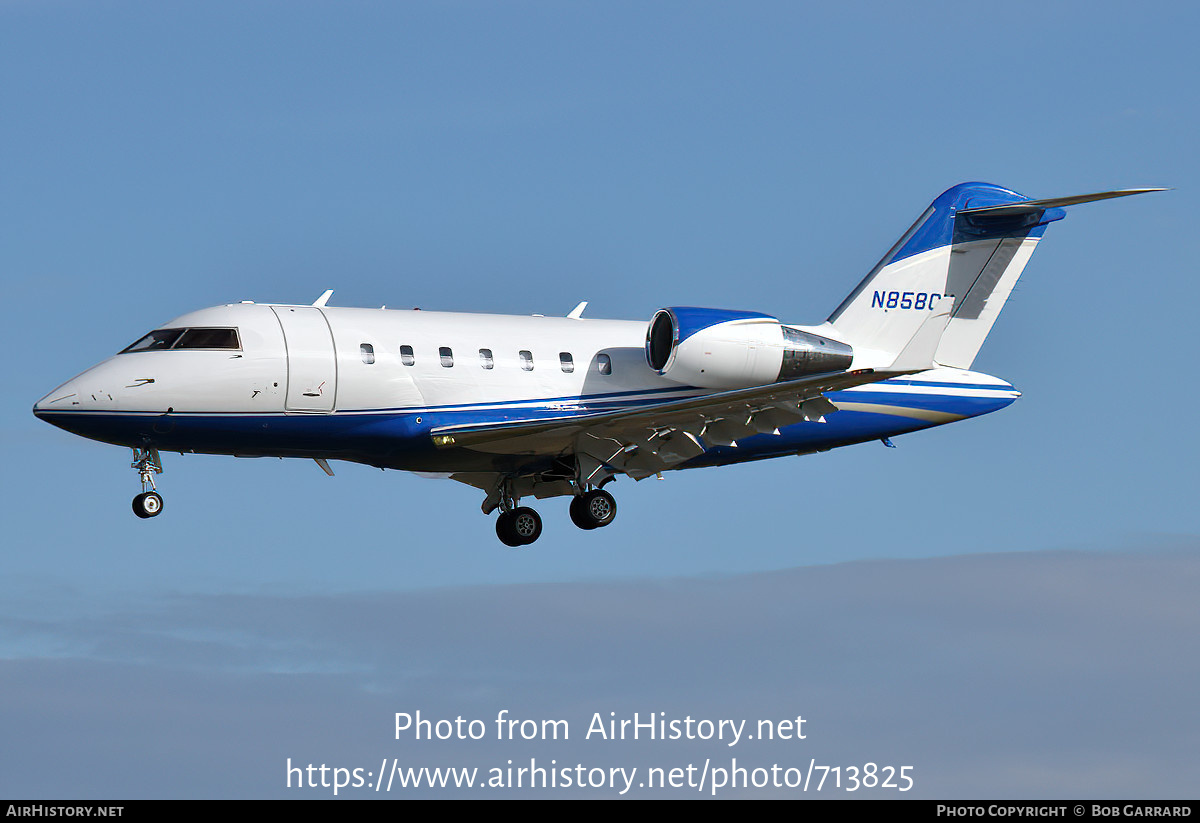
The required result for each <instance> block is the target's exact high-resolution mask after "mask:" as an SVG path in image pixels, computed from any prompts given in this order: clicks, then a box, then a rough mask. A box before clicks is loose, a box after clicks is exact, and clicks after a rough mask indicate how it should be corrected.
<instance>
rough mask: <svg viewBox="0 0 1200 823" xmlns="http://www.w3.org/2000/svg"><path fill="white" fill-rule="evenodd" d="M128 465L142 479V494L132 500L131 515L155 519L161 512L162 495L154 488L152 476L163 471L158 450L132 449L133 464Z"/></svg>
mask: <svg viewBox="0 0 1200 823" xmlns="http://www.w3.org/2000/svg"><path fill="white" fill-rule="evenodd" d="M129 465H130V468H134V469H137V470H138V474H140V475H141V478H142V493H141V494H139V495H138V496H137V497H135V498H133V513H134V514H136V515H137V516H138V517H141V518H143V519H145V518H147V517H155V516H156V515H158V513H159V512H161V511H162V510H163V499H162V495H161V494H159V493H158V492H157V491H156V490H155V488H154V475H156V474H162V470H163V467H162V460H161V459H160V458H159V456H158V449H134V450H133V462H132V463H130V464H129ZM147 487H148V488H147Z"/></svg>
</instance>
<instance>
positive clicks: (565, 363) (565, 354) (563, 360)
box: [558, 351, 575, 374]
mask: <svg viewBox="0 0 1200 823" xmlns="http://www.w3.org/2000/svg"><path fill="white" fill-rule="evenodd" d="M558 365H560V366H562V370H563V371H564V372H566V373H567V374H570V373H571V372H573V371H575V359H574V358H573V357H571V353H570V352H569V351H560V352H559V353H558Z"/></svg>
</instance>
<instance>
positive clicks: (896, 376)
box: [33, 183, 1161, 546]
mask: <svg viewBox="0 0 1200 823" xmlns="http://www.w3.org/2000/svg"><path fill="white" fill-rule="evenodd" d="M1148 191H1161V189H1127V190H1122V191H1107V192H1100V193H1097V194H1089V195H1079V196H1075V197H1062V198H1054V199H1048V200H1033V199H1030V198H1027V197H1025V196H1023V195H1020V194H1017V193H1016V192H1013V191H1009V190H1007V189H1003V188H1000V187H998V186H993V185H989V184H985V183H963V184H960V185H957V186H954V187H953V188H951V189H949V190H948V191H946V192H945V193H943V194H942V195H941V196H940V197H938V198H937V199H936V200H935V201H934V202H933V203H932V204H931V205H930V206H929V208H927V209H926V210H925V211H924V213H922V214H921V216H920V217H919V218H918V219H917V221H916V222H915V223H914V224H913V225H912V228H910V229H909V230H908V231H907V232H906V233H905V234H904V235H903V236H902V237H901V238H900V240H899V241H898V242H897V243H896V245H895V246H893V247H892V249H891V250H890V251H889V252H888V253H887V254H886V255H885V256H884V258H883V259H882V260H881V261H880V262H879V264H878V265H876V266H875V268H874V269H872V270H871V271H870V273H868V274H867V276H866V277H865V278H864V279H863V281H862V282H861V283H859V284H858V286H857V288H855V289H854V291H852V292H851V293H850V295H849V296H848V297H847V298H846V299H845V300H844V301H842V304H841V305H840V306H838V307H837V309H835V310H834V312H833V314H831V315H830V316H829V319H828V320H826V321H825V322H824V323H822V324H820V325H817V326H798V325H785V324H784V323H781V322H780V321H779V320H776V319H775V318H774V317H770V316H768V315H765V314H759V313H757V312H752V311H729V310H723V309H705V308H688V307H674V308H665V309H661V310H659V311H658V312H657V313H655V315H654V317H653V318H652V319H651V320H650V322H649V323H645V322H638V321H621V320H593V319H590V318H584V317H583V311H584V307H585V306H586V303H580V304H579V306H577V307H576V308H575V310H573V311H572V312H571V313H570V314H568V315H567V316H566V317H542V316H538V315H534V316H532V317H516V316H505V315H486V314H450V313H442V312H429V311H417V310H411V311H395V310H386V309H355V308H334V307H330V306H329V305H327V301H328V300H329V297H330V295H331V294H332V292H325V294H323V295H321V297H320V298H319V299H318V300H317V301H316V302H315V303H313V304H312V305H309V306H290V305H277V304H266V305H264V304H255V303H249V302H243V303H236V304H231V305H227V306H218V307H215V308H209V309H202V310H200V311H196V312H192V313H190V314H185V315H183V316H182V317H179V318H177V319H175V320H173V321H171V322H170V323H167V324H165V325H164V326H162V327H161V328H158V329H155V330H154V331H152V332H150V333H149V334H147V335H146V336H144V337H142V338H141V339H139V340H137V341H136V342H135V343H133V344H132V345H130V346H129V347H128V348H126V349H124V350H123V351H121V352H120V353H119V354H117V355H115V356H113V357H110V358H108V359H107V360H105V361H103V362H102V363H100V364H99V365H97V366H94V367H92V368H90V369H88V370H87V371H86V372H84V373H83V374H81V375H79V376H78V377H76V378H74V379H72V380H70V381H68V382H67V383H65V384H63V385H62V386H59V387H58V388H57V389H55V390H54V391H52V392H50V393H49V394H48V395H46V396H45V397H44V398H42V399H41V400H39V401H38V402H37V404H36V405H35V406H34V408H33V412H34V414H35V415H37V416H38V417H40V418H41V419H43V420H45V421H47V422H49V423H52V424H53V425H55V426H59V427H60V428H63V429H66V430H67V431H70V432H74V433H75V434H79V435H81V436H83V437H88V438H91V439H93V440H100V441H103V442H105V443H113V444H115V445H120V446H126V447H129V448H131V449H133V468H135V469H136V470H137V471H138V473H139V475H140V477H141V482H142V492H141V493H140V494H138V495H137V496H136V497H135V498H134V500H133V510H134V512H135V513H136V514H137V515H138V516H139V517H144V518H145V517H154V516H156V515H158V514H159V513H160V512H161V511H162V508H163V499H162V497H161V496H160V495H159V493H158V491H157V490H156V489H155V481H154V478H155V475H156V474H159V473H160V472H162V461H161V458H160V453H161V452H163V451H176V452H198V453H207V454H228V455H237V456H243V457H258V456H278V457H300V458H307V459H311V460H314V461H316V463H317V464H318V465H319V466H320V467H321V469H323V470H324V471H325V472H326V473H327V474H330V475H332V474H333V471H332V470H331V468H330V465H329V461H331V460H349V461H353V462H356V463H364V464H367V465H369V466H376V467H379V468H384V469H401V470H405V471H414V472H422V473H436V474H439V475H441V476H445V477H450V478H452V479H454V480H458V481H460V482H462V483H467V484H469V485H471V486H475V487H477V488H479V489H481V490H482V491H483V492H484V494H485V498H484V502H483V511H484V513H485V514H490V513H491V512H493V511H496V510H497V509H498V510H499V511H500V515H499V517H498V518H497V521H496V533H497V534H498V536H499V537H500V540H501V541H503V542H504V543H505V544H506V545H509V546H521V545H526V544H529V543H532V542H534V541H535V540H537V539H538V536H539V535H540V534H541V531H542V521H541V518H540V517H539V515H538V514H537V512H536V511H534V510H533V509H531V508H528V507H526V506H522V505H521V500H522V499H523V498H527V497H533V498H537V499H543V498H548V497H559V496H565V497H569V498H570V500H571V505H570V516H571V520H572V521H573V522H574V523H575V525H577V526H579V527H580V528H582V529H595V528H599V527H602V526H607V525H609V524H610V523H612V522H613V518H614V517H615V515H616V510H617V507H616V501H615V500H614V498H613V497H612V495H611V494H610V493H609V492H608V491H606V490H605V489H604V487H605V486H606V485H607V484H608V483H609V482H610V481H612V480H613V479H615V478H616V477H618V476H620V475H625V476H628V477H632V478H633V479H635V480H641V479H643V478H646V477H649V476H652V475H659V476H661V473H662V472H664V471H668V470H673V469H690V468H696V467H700V466H716V465H724V464H728V463H741V462H744V461H747V460H759V459H763V458H768V457H782V456H785V455H797V454H808V453H811V452H817V451H826V450H828V449H831V448H834V447H837V446H845V445H849V444H852V443H862V442H865V441H870V440H882V441H883V442H884V443H885V444H887V445H891V442H890V440H889V438H891V437H894V436H896V435H899V434H905V433H907V432H912V431H917V430H919V429H925V428H929V427H931V426H938V425H942V424H944V423H950V422H953V421H956V420H962V419H964V418H968V417H976V416H978V415H981V414H987V413H988V412H992V411H996V410H997V409H1001V408H1003V407H1005V406H1007V405H1008V404H1009V403H1011V402H1013V400H1015V399H1016V398H1017V397H1018V396H1019V395H1020V393H1019V392H1018V391H1016V389H1014V388H1013V387H1012V386H1011V385H1010V384H1008V383H1006V382H1004V381H1003V380H999V379H997V378H995V377H990V376H988V375H985V374H979V373H976V372H973V371H970V368H971V364H972V362H973V361H974V359H975V355H976V354H977V353H978V351H979V349H980V346H982V344H983V341H984V338H986V337H987V334H988V332H989V331H990V330H991V328H992V324H993V323H994V322H995V321H996V317H997V316H998V315H999V313H1000V310H1001V308H1002V307H1003V306H1004V303H1005V301H1006V300H1007V298H1008V296H1009V293H1010V292H1011V291H1012V289H1013V286H1014V285H1015V284H1016V282H1017V278H1018V277H1019V276H1020V274H1021V271H1022V270H1023V269H1024V268H1025V264H1026V263H1027V262H1028V261H1029V257H1030V255H1031V254H1032V253H1033V250H1034V249H1035V247H1036V246H1037V243H1038V241H1039V240H1040V238H1041V236H1042V234H1043V232H1044V231H1045V230H1046V226H1047V225H1048V224H1050V223H1052V222H1054V221H1055V220H1060V219H1062V218H1063V217H1064V216H1065V213H1064V212H1063V211H1062V209H1063V207H1066V206H1071V205H1075V204H1078V203H1086V202H1090V201H1094V200H1105V199H1109V198H1113V197H1124V196H1126V195H1131V194H1139V193H1143V192H1148Z"/></svg>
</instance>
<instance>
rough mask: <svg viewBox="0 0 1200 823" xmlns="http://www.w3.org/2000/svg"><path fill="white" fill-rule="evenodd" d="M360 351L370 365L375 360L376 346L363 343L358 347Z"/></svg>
mask: <svg viewBox="0 0 1200 823" xmlns="http://www.w3.org/2000/svg"><path fill="white" fill-rule="evenodd" d="M358 353H359V354H360V355H362V361H363V362H364V363H366V364H367V365H368V366H369V365H371V364H372V363H374V362H375V347H374V346H372V345H371V344H370V343H363V344H362V345H360V346H359V347H358Z"/></svg>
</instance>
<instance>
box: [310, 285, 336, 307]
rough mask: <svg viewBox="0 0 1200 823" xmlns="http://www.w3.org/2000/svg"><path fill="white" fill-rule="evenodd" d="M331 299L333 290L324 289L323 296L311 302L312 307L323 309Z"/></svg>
mask: <svg viewBox="0 0 1200 823" xmlns="http://www.w3.org/2000/svg"><path fill="white" fill-rule="evenodd" d="M331 297H333V289H326V290H325V292H324V294H322V295H321V296H320V297H318V298H317V299H316V300H314V301H313V305H314V306H316V307H317V308H318V309H323V308H325V304H326V303H328V302H329V298H331Z"/></svg>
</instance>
